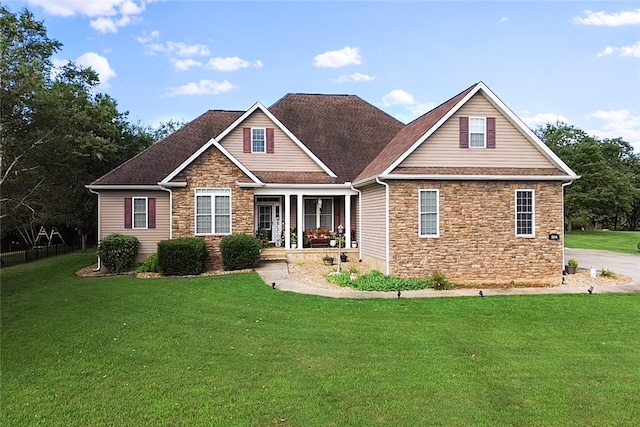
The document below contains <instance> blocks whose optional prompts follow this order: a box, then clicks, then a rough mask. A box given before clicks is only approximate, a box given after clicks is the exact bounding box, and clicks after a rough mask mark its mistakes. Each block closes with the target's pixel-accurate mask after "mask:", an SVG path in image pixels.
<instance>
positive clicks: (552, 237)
mask: <svg viewBox="0 0 640 427" xmlns="http://www.w3.org/2000/svg"><path fill="white" fill-rule="evenodd" d="M549 240H560V235H559V234H558V233H551V234H549Z"/></svg>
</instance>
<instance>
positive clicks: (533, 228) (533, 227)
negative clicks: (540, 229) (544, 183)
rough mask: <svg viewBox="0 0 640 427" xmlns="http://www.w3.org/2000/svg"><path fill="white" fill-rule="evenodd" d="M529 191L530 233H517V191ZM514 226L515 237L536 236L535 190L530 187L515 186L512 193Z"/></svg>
mask: <svg viewBox="0 0 640 427" xmlns="http://www.w3.org/2000/svg"><path fill="white" fill-rule="evenodd" d="M519 191H530V192H531V234H518V192H519ZM513 200H514V206H513V207H514V209H513V210H514V221H515V223H514V227H515V233H516V237H526V238H532V237H536V191H535V190H534V189H532V188H517V189H516V191H515V193H514V195H513Z"/></svg>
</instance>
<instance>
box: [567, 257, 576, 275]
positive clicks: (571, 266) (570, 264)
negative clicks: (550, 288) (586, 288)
mask: <svg viewBox="0 0 640 427" xmlns="http://www.w3.org/2000/svg"><path fill="white" fill-rule="evenodd" d="M576 268H578V261H576V260H575V259H573V258H571V259H570V260H569V261H567V265H566V266H565V267H564V269H565V271H566V272H567V274H576Z"/></svg>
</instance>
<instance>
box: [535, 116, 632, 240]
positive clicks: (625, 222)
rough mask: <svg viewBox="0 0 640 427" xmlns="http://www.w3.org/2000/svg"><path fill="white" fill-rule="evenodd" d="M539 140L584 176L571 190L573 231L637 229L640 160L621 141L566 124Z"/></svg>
mask: <svg viewBox="0 0 640 427" xmlns="http://www.w3.org/2000/svg"><path fill="white" fill-rule="evenodd" d="M536 133H537V134H538V136H539V137H540V138H541V139H542V140H543V141H544V142H545V143H546V144H547V145H548V146H549V148H551V149H552V150H553V151H554V152H555V153H556V154H557V155H558V156H559V157H560V158H562V159H563V160H564V161H565V162H566V163H567V164H568V165H569V167H571V169H573V171H574V172H576V173H577V174H578V175H580V176H581V178H580V179H579V180H577V181H576V182H574V183H573V184H572V185H570V186H569V187H568V188H567V191H566V194H565V215H566V218H565V220H566V223H567V225H568V226H569V228H570V227H571V226H572V225H573V226H578V227H587V228H600V227H605V228H612V229H619V228H632V229H633V228H634V227H636V226H637V223H638V219H637V212H636V214H635V215H636V218H635V219H634V209H638V208H639V207H638V205H639V204H640V202H639V200H638V199H639V197H640V187H639V186H638V184H639V182H638V175H637V168H638V162H639V158H638V155H637V154H635V153H634V151H633V147H631V145H630V144H629V143H628V142H626V141H624V140H623V139H622V138H615V139H604V140H601V139H598V138H596V137H594V136H590V135H588V134H587V133H586V132H584V131H582V130H580V129H577V128H575V127H573V126H571V125H568V124H566V123H560V122H558V123H556V124H553V125H552V124H547V125H545V126H543V127H540V128H538V129H537V131H536Z"/></svg>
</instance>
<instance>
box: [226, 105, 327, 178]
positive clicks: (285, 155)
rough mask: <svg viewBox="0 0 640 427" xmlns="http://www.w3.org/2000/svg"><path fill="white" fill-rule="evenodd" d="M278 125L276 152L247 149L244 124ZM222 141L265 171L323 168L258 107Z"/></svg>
mask: <svg viewBox="0 0 640 427" xmlns="http://www.w3.org/2000/svg"><path fill="white" fill-rule="evenodd" d="M246 127H260V128H274V138H273V141H274V152H273V153H245V152H244V151H243V148H244V145H243V128H246ZM220 143H221V145H222V146H223V147H224V148H225V149H226V150H227V151H229V153H231V155H233V157H235V158H236V159H238V161H240V163H242V164H243V165H244V166H245V167H247V168H248V169H249V170H251V171H264V172H277V171H287V172H322V168H320V166H318V164H317V163H315V162H314V161H313V160H312V159H311V158H310V157H309V156H308V155H307V154H306V153H305V152H304V151H302V149H301V148H300V147H298V146H297V145H296V143H295V142H293V141H292V140H291V139H290V138H289V137H288V136H287V135H286V134H285V133H284V132H282V130H280V128H279V127H277V126H276V125H275V123H273V122H272V121H271V120H270V119H269V118H268V117H267V115H266V114H264V113H263V112H262V111H255V112H254V113H253V114H251V116H249V117H248V118H247V119H246V120H245V121H244V122H242V123H240V125H239V126H238V127H236V128H235V129H234V130H233V131H231V132H230V133H229V134H228V135H227V136H225V137H224V138H223V140H222V141H221V142H220Z"/></svg>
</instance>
